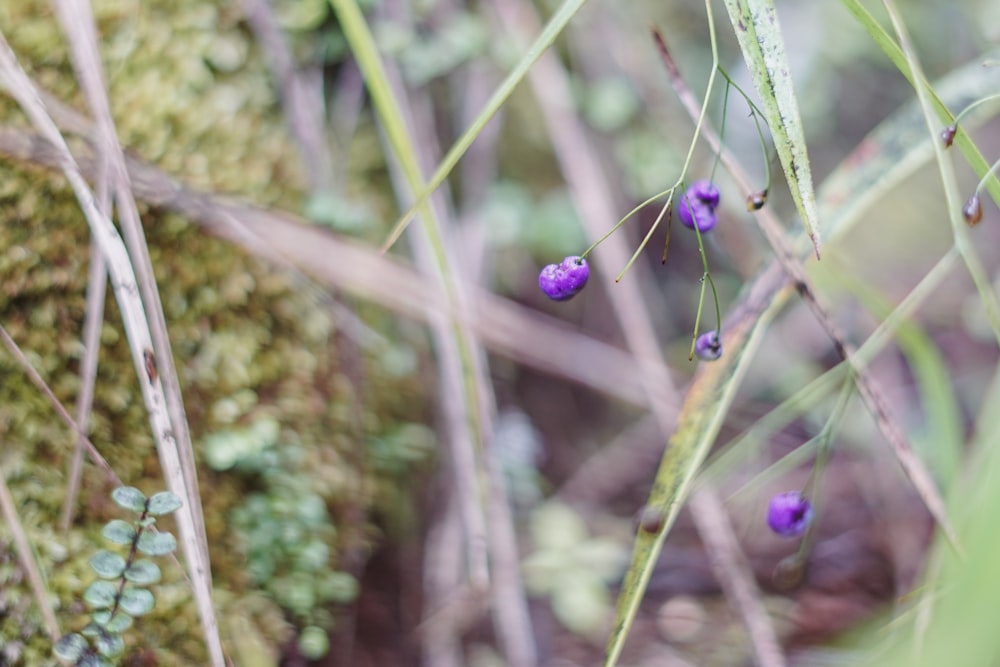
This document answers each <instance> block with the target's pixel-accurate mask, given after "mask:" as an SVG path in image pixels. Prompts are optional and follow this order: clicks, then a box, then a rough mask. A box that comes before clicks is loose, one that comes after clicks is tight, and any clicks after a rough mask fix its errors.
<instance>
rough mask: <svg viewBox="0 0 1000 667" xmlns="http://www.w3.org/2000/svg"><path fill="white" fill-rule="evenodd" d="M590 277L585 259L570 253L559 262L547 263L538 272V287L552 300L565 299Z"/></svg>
mask: <svg viewBox="0 0 1000 667" xmlns="http://www.w3.org/2000/svg"><path fill="white" fill-rule="evenodd" d="M589 277H590V266H588V265H587V260H585V259H581V258H579V257H577V256H575V255H571V256H569V257H567V258H566V259H564V260H563V261H562V262H561V263H559V264H549V265H548V266H546V267H545V268H544V269H542V272H541V273H539V274H538V287H539V288H540V289H541V290H542V291H543V292H545V296H547V297H549V298H550V299H552V300H553V301H566V300H567V299H572V298H573V297H574V296H576V293H577V292H579V291H580V290H582V289H583V286H584V285H586V284H587V278H589Z"/></svg>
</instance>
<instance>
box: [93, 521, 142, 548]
mask: <svg viewBox="0 0 1000 667" xmlns="http://www.w3.org/2000/svg"><path fill="white" fill-rule="evenodd" d="M101 535H103V536H104V539H106V540H108V541H109V542H114V543H115V544H132V540H134V539H135V528H133V527H132V524H130V523H129V522H127V521H122V520H121V519H112V520H111V521H108V522H107V523H106V524H105V525H104V529H103V530H102V531H101Z"/></svg>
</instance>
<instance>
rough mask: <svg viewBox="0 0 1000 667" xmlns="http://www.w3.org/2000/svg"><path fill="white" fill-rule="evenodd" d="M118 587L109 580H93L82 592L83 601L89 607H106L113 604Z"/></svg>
mask: <svg viewBox="0 0 1000 667" xmlns="http://www.w3.org/2000/svg"><path fill="white" fill-rule="evenodd" d="M117 597H118V587H117V586H115V585H114V584H113V583H111V582H110V581H95V582H94V583H92V584H91V585H90V586H87V590H85V591H84V592H83V599H84V601H85V602H86V603H87V604H88V605H89V606H90V608H91V609H107V608H108V607H111V606H113V605H114V604H115V598H117Z"/></svg>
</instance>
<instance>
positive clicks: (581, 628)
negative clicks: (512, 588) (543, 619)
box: [523, 502, 627, 638]
mask: <svg viewBox="0 0 1000 667" xmlns="http://www.w3.org/2000/svg"><path fill="white" fill-rule="evenodd" d="M531 535H532V539H533V541H534V544H535V551H534V552H533V553H532V554H530V555H529V556H528V557H527V558H526V559H525V560H524V563H523V569H524V581H525V585H526V586H527V588H528V591H529V592H531V593H532V594H533V595H539V596H544V597H547V598H549V601H550V603H551V605H552V612H553V613H554V614H555V616H556V618H557V619H559V622H560V623H562V624H563V625H564V626H566V628H568V629H569V630H572V631H573V632H575V633H576V634H579V635H583V636H585V637H591V638H593V637H599V636H600V634H601V633H602V632H604V631H605V630H606V628H607V623H608V619H609V618H610V617H611V613H612V604H611V595H610V594H609V592H608V584H610V583H611V582H613V581H614V580H615V579H617V578H618V577H619V576H620V573H621V568H622V565H623V564H624V562H625V559H626V553H627V552H626V548H625V545H624V544H622V543H620V542H618V541H616V540H614V539H611V538H607V537H595V536H592V535H590V531H589V530H588V529H587V525H586V524H585V523H584V522H583V519H582V518H581V517H580V515H579V514H577V513H576V512H575V511H574V510H573V509H572V508H571V507H569V506H568V505H565V504H563V503H560V502H549V503H546V504H545V505H542V506H541V507H539V508H538V509H536V510H534V512H532V515H531Z"/></svg>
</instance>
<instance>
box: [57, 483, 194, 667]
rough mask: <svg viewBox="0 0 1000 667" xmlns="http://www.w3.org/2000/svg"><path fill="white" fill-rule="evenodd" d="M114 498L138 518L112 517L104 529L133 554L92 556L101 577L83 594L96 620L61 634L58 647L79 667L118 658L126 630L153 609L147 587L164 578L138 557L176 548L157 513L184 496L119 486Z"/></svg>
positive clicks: (106, 665) (106, 666) (99, 666)
mask: <svg viewBox="0 0 1000 667" xmlns="http://www.w3.org/2000/svg"><path fill="white" fill-rule="evenodd" d="M111 498H112V499H113V500H114V501H115V503H116V504H118V505H119V506H120V507H122V508H124V509H127V510H129V511H131V512H133V513H135V514H136V516H137V518H136V519H135V520H134V521H133V522H131V523H129V522H128V521H123V520H121V519H112V520H111V521H109V522H108V523H107V524H106V525H105V526H104V529H103V530H102V531H101V534H102V535H104V538H105V539H106V540H108V541H109V542H112V543H114V544H120V545H123V546H127V547H128V555H127V556H126V557H123V556H122V555H121V554H118V553H115V552H113V551H108V550H103V549H102V550H101V551H98V552H97V553H96V554H94V555H93V557H91V559H90V567H91V568H92V569H93V570H94V572H96V573H97V576H98V577H100V578H99V579H98V580H97V581H95V582H94V583H92V584H91V585H90V586H88V587H87V590H86V591H84V593H83V600H84V602H86V603H87V606H88V607H90V608H91V609H92V610H93V612H92V614H91V621H90V623H88V624H87V625H86V626H85V627H84V628H83V629H82V630H81V631H80V632H79V633H76V632H73V633H70V634H68V635H64V636H63V637H61V638H60V639H59V641H57V642H56V645H55V647H54V652H55V654H56V657H58V658H59V659H60V660H63V661H65V662H66V663H67V664H70V665H73V666H74V667H110V666H111V665H112V664H114V663H115V662H116V660H117V658H118V657H119V656H120V655H121V654H122V653H123V652H124V650H125V640H124V639H123V638H122V633H123V632H125V631H126V630H128V629H129V628H130V627H131V626H132V623H133V620H134V618H135V617H136V616H142V615H143V614H147V613H149V612H150V611H152V609H153V604H154V597H153V593H152V592H150V590H149V589H148V588H144V587H145V586H150V585H152V584H155V583H157V582H158V581H159V580H160V568H159V566H157V565H156V563H154V562H153V561H151V560H149V559H148V558H137V556H138V555H139V553H143V554H146V555H149V556H166V555H167V554H170V553H173V551H174V550H175V549H176V548H177V540H176V539H175V538H174V536H173V535H171V534H170V533H168V532H158V531H156V530H155V528H154V525H155V524H156V517H158V516H162V515H164V514H169V513H171V512H174V511H176V510H178V509H180V507H181V500H180V498H178V497H177V496H176V495H174V494H173V493H171V492H170V491H162V492H160V493H156V494H154V495H152V496H150V497H148V498H147V497H146V496H145V494H143V493H142V491H140V490H139V489H137V488H135V487H131V486H123V487H119V488H117V489H115V490H114V491H112V492H111Z"/></svg>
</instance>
